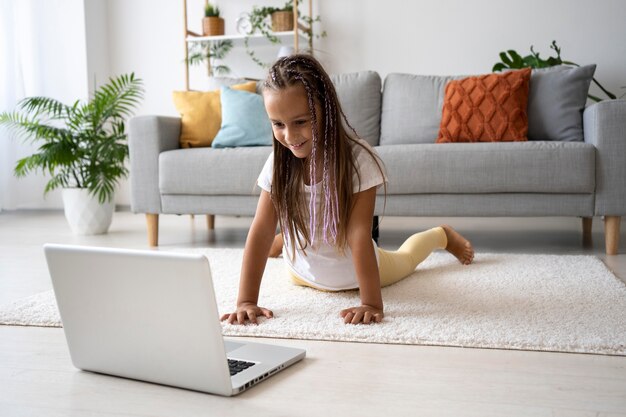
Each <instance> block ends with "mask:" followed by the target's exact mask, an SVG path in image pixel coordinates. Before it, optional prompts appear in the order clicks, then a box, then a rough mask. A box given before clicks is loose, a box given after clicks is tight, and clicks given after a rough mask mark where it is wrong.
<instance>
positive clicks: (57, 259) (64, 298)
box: [44, 244, 305, 396]
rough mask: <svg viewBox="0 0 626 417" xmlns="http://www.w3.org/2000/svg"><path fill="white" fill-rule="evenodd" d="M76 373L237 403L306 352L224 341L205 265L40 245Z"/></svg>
mask: <svg viewBox="0 0 626 417" xmlns="http://www.w3.org/2000/svg"><path fill="white" fill-rule="evenodd" d="M44 252H45V254H46V260H47V262H48V269H49V271H50V276H51V278H52V285H53V288H54V293H55V296H56V300H57V304H58V306H59V312H60V314H61V321H62V322H63V328H64V331H65V337H66V339H67V344H68V346H69V351H70V356H71V358H72V362H73V364H74V366H76V367H77V368H79V369H83V370H86V371H93V372H99V373H104V374H109V375H116V376H121V377H125V378H132V379H137V380H142V381H148V382H155V383H159V384H164V385H171V386H175V387H180V388H186V389H191V390H196V391H203V392H208V393H212V394H219V395H226V396H230V395H236V394H239V393H240V392H243V391H245V390H246V389H248V388H250V387H251V386H253V385H254V384H256V383H258V382H260V381H262V380H264V379H266V378H267V377H269V376H271V375H273V374H275V373H276V372H278V371H280V370H282V369H285V368H286V367H288V366H289V365H292V364H294V363H295V362H297V361H299V360H300V359H302V358H304V356H305V351H304V350H302V349H294V348H289V347H282V346H276V345H267V344H260V343H248V342H240V341H234V340H224V339H223V337H222V326H221V324H220V321H219V316H218V310H217V303H216V301H215V293H214V290H213V281H212V278H211V270H210V267H209V262H208V260H207V258H206V257H205V256H204V255H198V254H180V253H166V252H159V251H139V250H127V249H109V248H94V247H84V246H70V245H53V244H46V245H44Z"/></svg>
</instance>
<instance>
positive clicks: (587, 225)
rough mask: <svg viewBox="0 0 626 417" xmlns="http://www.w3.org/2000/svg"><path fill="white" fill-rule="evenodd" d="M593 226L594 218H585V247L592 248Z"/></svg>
mask: <svg viewBox="0 0 626 417" xmlns="http://www.w3.org/2000/svg"><path fill="white" fill-rule="evenodd" d="M592 225H593V217H583V246H584V247H590V246H591V226H592Z"/></svg>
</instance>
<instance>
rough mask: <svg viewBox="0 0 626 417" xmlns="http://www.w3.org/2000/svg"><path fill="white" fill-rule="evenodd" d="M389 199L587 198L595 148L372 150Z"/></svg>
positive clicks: (535, 145)
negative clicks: (575, 195) (394, 196)
mask: <svg viewBox="0 0 626 417" xmlns="http://www.w3.org/2000/svg"><path fill="white" fill-rule="evenodd" d="M376 151H377V152H378V153H379V155H380V157H381V158H382V160H383V162H384V163H385V167H386V169H387V175H388V178H389V186H388V193H389V194H412V193H418V194H419V193H434V194H440V193H452V194H476V193H500V192H503V193H593V192H594V188H595V147H594V146H593V145H591V144H588V143H584V142H543V141H535V142H505V143H449V144H446V145H445V146H444V145H438V144H421V145H402V146H400V145H390V146H378V147H376Z"/></svg>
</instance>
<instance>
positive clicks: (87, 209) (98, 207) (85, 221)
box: [63, 188, 115, 235]
mask: <svg viewBox="0 0 626 417" xmlns="http://www.w3.org/2000/svg"><path fill="white" fill-rule="evenodd" d="M63 207H64V208H65V218H66V219H67V222H68V223H69V225H70V228H71V229H72V232H74V234H77V235H99V234H102V233H106V232H107V231H108V230H109V226H111V220H112V219H113V211H114V210H115V202H114V201H110V202H106V203H104V204H100V202H98V197H94V196H92V195H90V194H89V191H88V190H87V189H86V188H64V189H63Z"/></svg>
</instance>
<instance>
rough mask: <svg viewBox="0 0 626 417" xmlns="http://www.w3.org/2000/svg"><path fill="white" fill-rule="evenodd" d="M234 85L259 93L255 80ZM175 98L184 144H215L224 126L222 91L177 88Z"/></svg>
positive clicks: (187, 145)
mask: <svg viewBox="0 0 626 417" xmlns="http://www.w3.org/2000/svg"><path fill="white" fill-rule="evenodd" d="M230 87H231V88H234V89H235V90H242V91H248V92H250V93H254V92H256V82H255V81H250V82H247V83H243V84H235V85H232V86H230ZM172 98H173V99H174V106H175V107H176V110H177V111H178V113H180V118H181V126H180V146H181V147H182V148H200V147H206V146H211V142H213V139H214V138H215V135H217V132H219V130H220V127H221V126H222V103H221V100H220V90H214V91H174V92H173V93H172Z"/></svg>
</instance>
